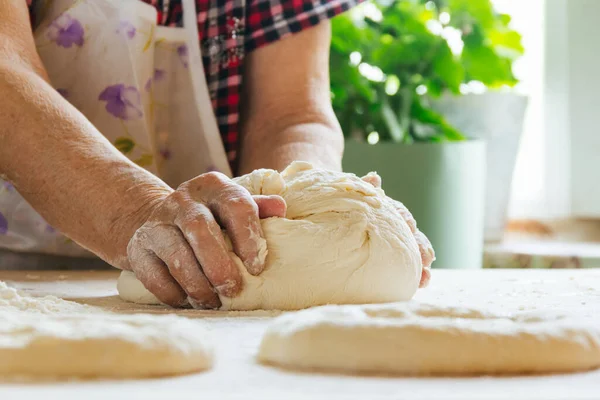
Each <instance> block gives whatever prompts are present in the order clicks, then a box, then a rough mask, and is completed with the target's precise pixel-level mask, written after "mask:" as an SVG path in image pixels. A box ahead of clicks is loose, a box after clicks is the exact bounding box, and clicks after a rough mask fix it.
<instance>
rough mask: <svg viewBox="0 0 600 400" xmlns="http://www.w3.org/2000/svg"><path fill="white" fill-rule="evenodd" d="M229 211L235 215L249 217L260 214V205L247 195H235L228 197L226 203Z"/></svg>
mask: <svg viewBox="0 0 600 400" xmlns="http://www.w3.org/2000/svg"><path fill="white" fill-rule="evenodd" d="M226 206H227V208H228V209H229V212H230V213H231V214H232V215H233V216H235V217H248V216H253V215H258V206H257V205H256V202H254V201H253V200H252V199H250V198H247V197H245V196H235V197H233V196H232V197H230V198H229V199H227V203H226Z"/></svg>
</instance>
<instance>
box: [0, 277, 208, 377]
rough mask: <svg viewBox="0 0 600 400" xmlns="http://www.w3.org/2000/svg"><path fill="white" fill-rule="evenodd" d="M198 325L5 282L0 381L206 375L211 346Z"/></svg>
mask: <svg viewBox="0 0 600 400" xmlns="http://www.w3.org/2000/svg"><path fill="white" fill-rule="evenodd" d="M207 336H208V334H207V332H206V331H205V330H204V329H203V325H202V324H201V323H200V322H197V321H192V320H188V319H186V318H182V317H177V316H173V315H167V316H153V315H143V314H138V315H118V314H112V313H108V312H105V311H103V310H102V309H99V308H95V307H90V306H84V305H80V304H77V303H74V302H70V301H65V300H62V299H59V298H57V297H54V296H46V297H40V298H36V297H30V296H25V295H22V294H21V293H19V292H18V291H17V290H15V289H13V288H10V287H8V286H7V285H6V283H4V282H0V378H11V377H34V378H42V377H43V378H52V379H55V378H56V379H64V378H142V377H155V376H168V375H178V374H186V373H191V372H196V371H202V370H205V369H208V368H210V366H211V365H212V346H211V344H210V341H209V340H208V339H209V338H208V337H207Z"/></svg>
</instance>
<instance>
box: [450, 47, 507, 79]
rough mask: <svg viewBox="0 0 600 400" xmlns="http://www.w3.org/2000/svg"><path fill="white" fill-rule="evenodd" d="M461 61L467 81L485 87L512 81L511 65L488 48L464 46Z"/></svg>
mask: <svg viewBox="0 0 600 400" xmlns="http://www.w3.org/2000/svg"><path fill="white" fill-rule="evenodd" d="M462 59H463V62H464V64H465V70H466V72H467V78H468V79H469V80H475V81H480V82H482V83H483V84H485V85H487V86H493V85H498V84H501V83H504V82H511V81H513V80H514V77H513V75H512V67H511V63H510V62H507V60H503V59H502V58H501V57H500V56H499V55H498V54H496V52H495V51H494V49H492V48H491V47H489V46H471V47H466V46H465V48H464V49H463V54H462Z"/></svg>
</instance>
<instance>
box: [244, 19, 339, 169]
mask: <svg viewBox="0 0 600 400" xmlns="http://www.w3.org/2000/svg"><path fill="white" fill-rule="evenodd" d="M330 40H331V26H330V22H329V21H322V22H321V23H319V24H318V25H317V26H315V27H313V28H310V29H307V30H304V31H302V32H300V33H297V34H295V35H292V36H290V37H287V38H285V39H283V40H279V41H278V42H276V43H273V44H271V45H268V46H265V47H262V48H260V49H257V50H256V51H254V52H252V53H250V54H249V55H248V57H247V59H246V64H245V65H246V70H245V72H244V97H243V103H242V106H243V109H242V126H241V132H242V149H241V160H240V171H239V172H240V174H245V173H247V172H250V171H252V170H254V169H256V168H273V169H278V170H281V169H283V168H285V167H286V166H287V165H288V164H289V163H291V162H292V161H294V160H302V161H309V162H312V163H313V164H315V165H316V166H319V167H323V168H329V169H333V170H337V171H341V168H342V167H341V159H342V151H343V146H344V141H343V136H342V132H341V129H340V126H339V123H338V121H337V119H336V117H335V114H334V112H333V109H332V107H331V100H330V92H329V45H330Z"/></svg>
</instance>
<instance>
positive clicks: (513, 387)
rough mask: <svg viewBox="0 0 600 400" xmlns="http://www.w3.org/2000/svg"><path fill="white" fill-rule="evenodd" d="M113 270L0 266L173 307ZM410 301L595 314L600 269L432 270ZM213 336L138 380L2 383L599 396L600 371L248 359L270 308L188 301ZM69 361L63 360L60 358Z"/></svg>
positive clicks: (62, 394)
mask: <svg viewBox="0 0 600 400" xmlns="http://www.w3.org/2000/svg"><path fill="white" fill-rule="evenodd" d="M116 276H117V275H116V274H115V273H114V272H95V273H94V272H39V273H38V272H36V271H28V272H15V271H4V272H2V271H0V280H5V281H8V282H9V284H10V285H13V286H15V287H18V288H20V289H23V290H25V291H27V292H30V293H32V294H54V295H58V296H60V297H63V298H67V299H77V301H80V302H83V303H87V304H93V305H99V306H102V307H105V308H107V309H111V310H113V311H116V312H128V313H129V312H140V311H145V312H153V313H164V312H171V311H167V310H165V309H163V308H160V307H149V306H136V305H131V304H126V303H123V302H122V301H120V300H119V299H118V297H116V296H115V295H116V290H115V287H114V285H115V278H116ZM415 301H423V302H428V303H434V304H435V303H437V304H450V303H451V304H463V305H478V306H485V307H489V308H490V309H492V310H503V311H510V310H529V309H544V308H551V309H559V310H564V311H566V312H570V313H573V314H578V315H583V316H588V317H593V316H594V315H600V270H598V271H596V270H475V271H469V270H455V271H443V270H434V272H433V279H432V282H431V285H430V287H428V288H427V289H424V290H421V291H419V293H418V294H417V296H416V297H415ZM179 313H180V314H182V315H185V316H188V317H193V318H203V319H204V320H205V322H206V324H207V327H208V328H209V329H210V330H211V331H213V333H214V336H215V338H217V339H218V342H217V349H216V364H215V366H214V368H213V369H212V370H211V371H208V372H205V373H200V374H194V375H189V376H183V377H177V378H167V379H151V380H138V381H94V382H60V383H36V384H31V383H7V382H4V383H0V400H5V399H7V400H8V399H11V400H12V399H39V400H47V399H49V398H51V399H61V400H62V399H71V398H73V399H85V400H91V399H103V400H114V399H121V398H123V399H137V398H141V399H169V400H171V399H172V400H175V399H194V400H195V399H198V400H208V399H210V400H212V399H244V400H247V399H281V400H284V399H296V398H306V399H361V400H362V399H365V400H367V399H478V400H479V399H482V400H485V399H510V400H514V399H544V400H551V399H600V371H593V372H587V373H576V374H568V375H550V376H533V377H502V378H493V377H479V378H401V377H396V378H393V377H353V376H340V375H324V374H308V373H304V374H298V373H294V372H287V371H282V370H278V369H275V368H271V367H267V366H262V365H260V364H257V363H256V362H255V361H254V358H253V355H254V353H255V352H256V349H257V346H258V344H259V341H260V338H261V335H262V333H263V331H264V329H265V327H266V326H267V324H268V322H269V321H270V319H271V318H272V316H271V315H269V313H267V312H254V313H225V312H206V311H195V310H186V311H183V312H179ZM64 362H68V360H64Z"/></svg>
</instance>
